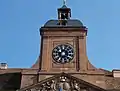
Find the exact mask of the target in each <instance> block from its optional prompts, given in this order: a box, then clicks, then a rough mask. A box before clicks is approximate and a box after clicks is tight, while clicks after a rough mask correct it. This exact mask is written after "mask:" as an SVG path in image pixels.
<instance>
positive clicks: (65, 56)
mask: <svg viewBox="0 0 120 91" xmlns="http://www.w3.org/2000/svg"><path fill="white" fill-rule="evenodd" d="M52 58H53V59H54V62H57V63H61V64H65V63H69V62H70V61H72V60H73V58H74V49H73V47H72V46H71V45H70V44H60V45H57V46H56V47H55V48H54V49H53V51H52Z"/></svg>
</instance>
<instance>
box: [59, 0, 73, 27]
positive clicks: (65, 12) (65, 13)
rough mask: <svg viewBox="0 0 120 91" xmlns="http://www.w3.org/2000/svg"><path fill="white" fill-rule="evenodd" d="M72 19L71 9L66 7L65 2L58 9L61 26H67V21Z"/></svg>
mask: <svg viewBox="0 0 120 91" xmlns="http://www.w3.org/2000/svg"><path fill="white" fill-rule="evenodd" d="M70 17H71V9H70V8H68V7H67V6H66V0H64V1H63V6H62V7H61V8H58V20H59V24H60V25H67V20H69V19H70Z"/></svg>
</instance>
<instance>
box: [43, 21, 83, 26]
mask: <svg viewBox="0 0 120 91" xmlns="http://www.w3.org/2000/svg"><path fill="white" fill-rule="evenodd" d="M44 27H83V23H82V22H81V21H80V20H77V19H76V20H72V19H70V20H67V25H59V21H58V20H49V21H47V22H46V23H45V25H44Z"/></svg>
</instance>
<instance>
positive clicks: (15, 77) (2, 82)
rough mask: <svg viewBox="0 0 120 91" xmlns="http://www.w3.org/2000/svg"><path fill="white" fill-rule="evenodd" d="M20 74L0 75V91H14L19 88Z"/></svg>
mask: <svg viewBox="0 0 120 91" xmlns="http://www.w3.org/2000/svg"><path fill="white" fill-rule="evenodd" d="M20 83H21V73H5V74H1V75H0V91H15V90H16V89H19V88H20Z"/></svg>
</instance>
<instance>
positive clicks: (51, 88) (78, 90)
mask: <svg viewBox="0 0 120 91" xmlns="http://www.w3.org/2000/svg"><path fill="white" fill-rule="evenodd" d="M87 31H88V29H87V28H86V26H84V25H83V23H82V22H81V21H80V20H76V19H71V9H70V8H68V7H67V6H66V4H65V3H64V4H63V6H62V7H61V8H58V19H57V20H49V21H47V22H46V23H45V24H44V26H42V27H41V28H40V35H41V46H40V48H41V51H40V56H39V57H38V60H37V62H36V63H35V64H34V65H33V66H32V67H31V68H29V69H27V68H26V69H23V68H20V69H16V68H13V69H12V68H11V69H10V68H7V69H0V91H120V78H119V77H120V75H119V73H120V72H119V70H113V71H112V72H110V71H107V70H104V69H98V68H96V67H95V66H93V65H92V64H91V63H90V61H89V60H88V57H87V53H86V52H87V51H86V36H87Z"/></svg>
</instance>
